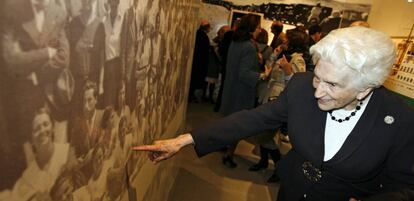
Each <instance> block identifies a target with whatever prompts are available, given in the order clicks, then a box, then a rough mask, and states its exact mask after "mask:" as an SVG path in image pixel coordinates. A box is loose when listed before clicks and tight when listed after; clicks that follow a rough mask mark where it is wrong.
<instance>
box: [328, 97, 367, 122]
mask: <svg viewBox="0 0 414 201" xmlns="http://www.w3.org/2000/svg"><path fill="white" fill-rule="evenodd" d="M362 103H363V102H362V100H360V101H359V102H358V105H357V106H356V107H355V110H354V111H353V112H351V114H350V115H349V116H347V117H345V118H343V119H338V118H336V117H335V116H333V115H332V110H331V111H329V112H328V113H329V116H331V119H332V120H334V121H337V122H339V123H342V122H344V121H349V119H351V117H353V116H355V114H356V113H357V112H358V110H360V109H361V105H362Z"/></svg>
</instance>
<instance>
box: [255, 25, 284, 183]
mask: <svg viewBox="0 0 414 201" xmlns="http://www.w3.org/2000/svg"><path fill="white" fill-rule="evenodd" d="M255 40H256V45H257V49H258V52H259V53H258V54H259V62H260V67H261V70H264V68H265V65H269V64H270V63H271V62H272V61H270V60H271V55H272V53H273V50H272V48H271V47H270V46H268V45H267V42H268V34H267V31H266V30H265V29H263V28H261V29H260V32H259V34H257V36H256V37H255ZM273 71H274V68H272V72H273ZM271 77H272V74H270V75H269V78H270V79H271ZM270 79H266V80H261V81H260V82H259V84H258V86H257V96H258V97H257V98H258V100H257V104H258V105H261V104H263V103H265V102H267V101H263V98H262V97H263V96H264V94H266V93H267V90H268V89H269V88H268V81H270ZM274 136H275V132H274V131H273V130H271V131H265V132H263V134H262V135H259V136H256V137H254V138H253V140H254V141H255V142H256V144H258V145H259V147H260V161H259V162H258V163H257V164H255V165H253V166H251V167H250V168H249V171H259V170H261V169H266V168H267V166H268V164H269V162H268V160H269V154H270V156H271V158H272V160H273V162H274V163H275V164H276V162H277V161H278V160H279V159H280V153H279V150H278V149H277V145H276V143H275V141H274V140H273V138H274ZM278 180H279V178H278V177H277V175H276V174H272V176H271V177H270V178H269V179H268V180H267V182H268V183H275V182H277V181H278Z"/></svg>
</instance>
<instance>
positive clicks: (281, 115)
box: [191, 76, 299, 157]
mask: <svg viewBox="0 0 414 201" xmlns="http://www.w3.org/2000/svg"><path fill="white" fill-rule="evenodd" d="M297 81H299V79H296V77H295V76H293V77H292V79H291V81H290V82H289V84H288V86H287V87H286V89H285V90H284V91H283V92H282V93H281V95H280V96H279V98H278V99H277V100H275V101H272V102H269V103H267V104H264V105H261V106H260V107H257V108H255V109H252V110H243V111H240V112H237V113H234V114H232V115H230V116H227V117H225V118H222V119H220V120H217V121H215V122H212V123H210V124H207V125H204V126H201V127H198V128H195V129H194V130H193V131H192V132H191V134H192V136H193V139H194V142H195V151H196V153H197V155H198V156H199V157H201V156H204V155H206V154H208V153H210V152H213V151H217V150H219V149H220V148H223V147H225V146H227V145H230V144H233V143H235V142H237V141H239V140H240V139H243V138H246V137H250V136H254V135H256V134H259V133H260V132H262V131H264V130H267V129H277V128H279V127H280V126H281V124H282V123H284V122H287V117H288V98H289V96H290V95H289V93H290V92H289V88H290V87H294V85H296V84H297Z"/></svg>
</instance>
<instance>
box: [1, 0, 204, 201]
mask: <svg viewBox="0 0 414 201" xmlns="http://www.w3.org/2000/svg"><path fill="white" fill-rule="evenodd" d="M2 4H3V5H2V6H1V9H2V12H1V13H2V14H1V26H2V27H1V41H0V45H1V50H0V54H1V59H0V62H1V65H0V91H1V92H0V133H1V134H0V135H1V137H2V142H1V146H0V161H1V163H0V164H1V165H0V166H1V167H0V169H1V170H2V171H1V172H0V174H1V176H0V178H1V180H0V200H13V201H28V200H31V201H35V200H36V201H48V200H52V201H66V200H82V201H92V200H93V201H95V200H130V201H133V200H137V197H136V194H134V193H133V192H135V191H136V189H135V188H136V185H134V182H136V181H135V180H139V178H137V174H138V172H139V171H140V167H141V166H143V164H144V163H145V162H147V159H146V156H145V155H143V153H142V152H141V153H132V152H131V150H130V147H131V146H132V145H135V144H144V143H150V142H151V141H152V140H153V139H156V138H160V137H161V136H162V134H163V133H164V132H165V131H166V128H167V126H168V125H169V124H170V122H171V121H172V120H173V119H174V118H175V116H176V113H177V111H178V109H179V108H180V106H182V105H183V104H186V96H187V95H186V90H187V89H186V85H187V83H188V77H189V75H187V72H188V69H189V67H190V65H191V58H190V57H191V55H192V47H193V43H194V40H193V39H194V33H195V31H194V29H195V20H194V19H195V18H196V17H195V12H194V10H195V8H194V5H193V3H192V0H179V1H169V2H163V1H160V0H153V1H152V0H67V1H66V0H5V1H4V2H2ZM160 55H161V56H160ZM132 167H133V168H132Z"/></svg>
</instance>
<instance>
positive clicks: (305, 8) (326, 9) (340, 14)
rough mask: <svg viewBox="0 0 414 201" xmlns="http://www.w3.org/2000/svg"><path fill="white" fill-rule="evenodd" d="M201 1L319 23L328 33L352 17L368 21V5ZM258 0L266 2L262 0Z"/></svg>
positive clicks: (289, 21) (307, 23) (310, 0)
mask: <svg viewBox="0 0 414 201" xmlns="http://www.w3.org/2000/svg"><path fill="white" fill-rule="evenodd" d="M203 2H204V3H207V4H213V5H218V6H223V7H225V8H226V9H228V10H232V9H234V10H243V11H248V12H254V13H263V14H264V18H265V19H266V20H271V21H274V20H280V21H282V22H283V23H284V24H290V25H305V26H311V25H313V24H319V25H320V26H321V27H322V29H323V32H325V33H328V32H330V31H331V30H333V29H336V28H339V27H348V26H349V25H350V24H351V23H352V22H354V21H367V19H368V14H369V12H370V9H371V5H364V4H355V3H344V2H343V1H335V0H333V1H323V0H279V1H277V3H272V2H274V1H270V0H269V1H267V2H268V3H257V4H241V3H240V2H241V1H240V0H239V3H234V2H233V1H222V0H203ZM258 2H266V1H264V0H262V1H258Z"/></svg>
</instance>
